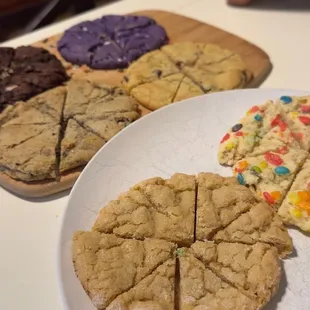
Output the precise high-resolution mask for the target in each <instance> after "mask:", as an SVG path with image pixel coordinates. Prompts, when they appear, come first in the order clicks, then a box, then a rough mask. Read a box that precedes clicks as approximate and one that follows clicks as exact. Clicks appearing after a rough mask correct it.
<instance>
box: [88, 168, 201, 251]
mask: <svg viewBox="0 0 310 310" xmlns="http://www.w3.org/2000/svg"><path fill="white" fill-rule="evenodd" d="M195 196H196V182H195V176H192V175H186V174H181V173H177V174H174V175H173V176H172V177H171V178H170V179H168V180H164V179H162V178H153V179H149V180H145V181H143V182H141V183H139V184H137V185H135V186H133V187H132V188H131V189H130V190H129V191H128V192H127V193H124V194H122V195H120V197H119V198H118V199H117V200H113V201H111V202H110V203H109V204H108V205H107V206H106V207H104V208H102V209H101V211H100V214H99V216H98V218H97V220H96V222H95V224H94V226H93V230H95V231H99V232H103V233H113V234H115V235H117V236H120V237H124V238H136V239H142V240H143V239H145V238H159V239H165V240H167V241H171V242H175V243H178V244H180V245H190V244H191V243H192V242H193V240H194V225H195V200H196V198H195Z"/></svg>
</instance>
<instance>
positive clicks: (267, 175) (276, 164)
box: [233, 148, 308, 209]
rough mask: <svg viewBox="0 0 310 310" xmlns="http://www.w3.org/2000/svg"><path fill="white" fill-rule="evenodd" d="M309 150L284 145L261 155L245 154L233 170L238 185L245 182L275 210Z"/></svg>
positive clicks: (259, 197)
mask: <svg viewBox="0 0 310 310" xmlns="http://www.w3.org/2000/svg"><path fill="white" fill-rule="evenodd" d="M307 156H308V153H307V152H306V151H304V150H299V149H293V148H285V149H282V150H278V151H274V152H269V151H268V152H265V153H264V154H263V155H259V156H250V157H245V158H244V159H243V160H241V161H239V162H237V163H236V165H235V166H234V167H233V172H234V174H235V175H236V177H237V179H238V181H239V183H240V184H241V185H247V186H249V188H250V189H251V190H252V192H253V193H254V194H255V195H256V196H257V198H258V199H261V200H264V201H266V202H267V203H268V204H269V205H271V206H273V207H275V208H276V209H278V208H279V207H280V205H281V203H282V201H283V199H284V197H285V195H286V193H287V191H288V190H289V188H290V186H291V184H292V183H293V180H294V179H295V176H296V174H297V172H298V171H299V170H300V168H301V166H302V165H303V163H304V161H305V160H306V158H307Z"/></svg>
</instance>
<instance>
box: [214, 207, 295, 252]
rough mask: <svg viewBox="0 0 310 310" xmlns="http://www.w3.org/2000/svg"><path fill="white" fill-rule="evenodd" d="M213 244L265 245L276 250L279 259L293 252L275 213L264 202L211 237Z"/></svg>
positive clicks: (286, 234) (285, 230) (287, 235)
mask: <svg viewBox="0 0 310 310" xmlns="http://www.w3.org/2000/svg"><path fill="white" fill-rule="evenodd" d="M212 240H214V241H215V242H217V243H218V242H240V243H244V244H249V245H253V244H256V243H257V242H261V243H266V244H269V245H272V246H274V247H275V248H277V250H278V253H279V255H280V256H281V257H287V256H288V255H289V254H291V253H292V251H293V243H292V239H291V237H290V235H289V234H288V232H287V229H286V228H285V227H284V225H283V222H282V221H281V219H280V217H279V216H278V214H277V213H276V211H275V210H274V209H273V208H271V207H270V206H268V205H267V204H266V203H264V202H260V203H257V204H256V205H254V206H252V208H251V209H250V210H249V211H247V212H245V213H243V214H241V215H240V216H239V217H238V218H237V219H235V220H234V221H233V222H232V223H230V224H229V225H228V226H227V227H225V228H223V229H222V230H219V231H218V232H217V233H216V234H215V235H214V236H213V237H212Z"/></svg>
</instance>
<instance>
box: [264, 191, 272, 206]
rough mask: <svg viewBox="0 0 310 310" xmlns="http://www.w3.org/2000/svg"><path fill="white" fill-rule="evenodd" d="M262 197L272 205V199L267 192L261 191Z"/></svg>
mask: <svg viewBox="0 0 310 310" xmlns="http://www.w3.org/2000/svg"><path fill="white" fill-rule="evenodd" d="M263 197H264V198H265V200H266V201H267V202H268V203H269V204H271V205H273V204H274V203H275V201H274V199H273V198H272V196H271V195H270V194H269V193H268V192H263Z"/></svg>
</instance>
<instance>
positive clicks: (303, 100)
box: [276, 96, 310, 150]
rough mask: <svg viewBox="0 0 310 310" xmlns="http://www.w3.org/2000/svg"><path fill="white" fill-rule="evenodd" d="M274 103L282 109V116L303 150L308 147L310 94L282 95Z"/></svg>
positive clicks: (309, 147)
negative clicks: (300, 95)
mask: <svg viewBox="0 0 310 310" xmlns="http://www.w3.org/2000/svg"><path fill="white" fill-rule="evenodd" d="M276 104H278V105H279V106H281V108H282V109H283V111H284V113H283V117H284V118H285V120H286V122H287V123H288V125H289V127H290V129H291V130H292V132H293V133H294V135H295V137H296V138H297V139H298V140H299V142H300V143H301V145H302V147H303V148H304V149H305V150H309V149H310V115H309V113H310V96H303V97H297V96H282V97H280V98H279V99H278V100H276Z"/></svg>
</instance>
